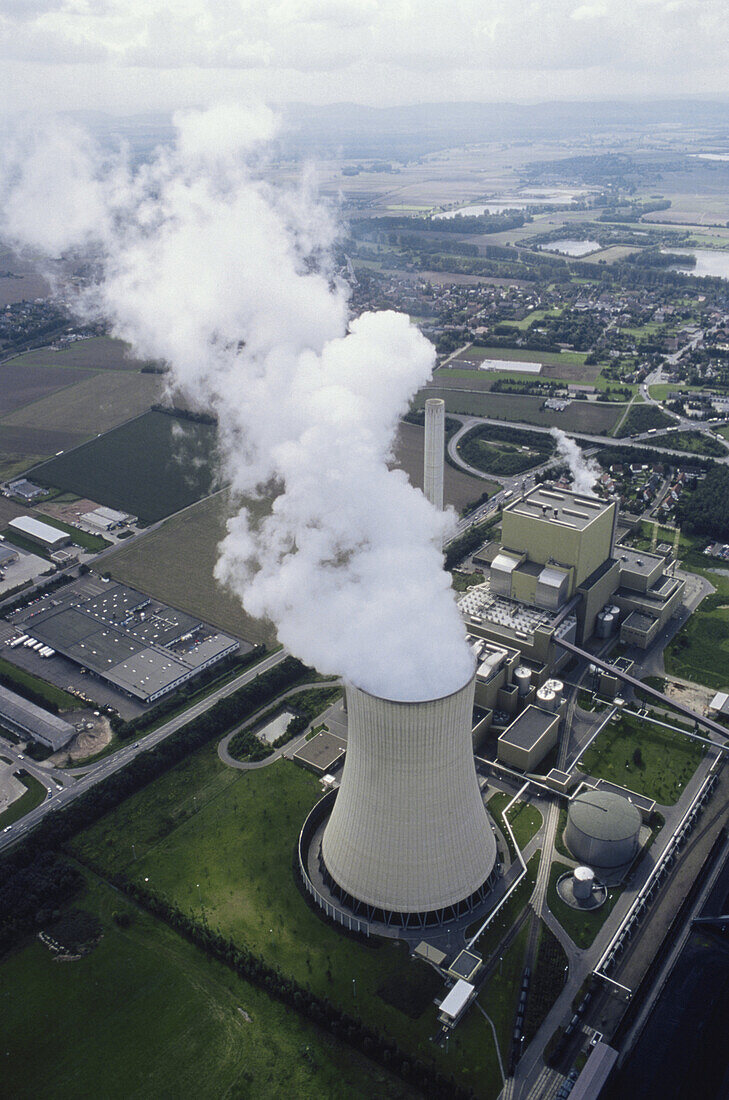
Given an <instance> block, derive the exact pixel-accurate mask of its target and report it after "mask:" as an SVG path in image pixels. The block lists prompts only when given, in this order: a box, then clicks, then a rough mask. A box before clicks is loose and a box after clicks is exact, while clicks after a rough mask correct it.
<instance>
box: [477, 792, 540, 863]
mask: <svg viewBox="0 0 729 1100" xmlns="http://www.w3.org/2000/svg"><path fill="white" fill-rule="evenodd" d="M509 802H511V795H509V794H505V793H504V792H502V791H499V793H498V794H495V795H492V797H491V798H490V799H489V802H488V808H489V813H491V814H492V815H493V816H494V817H495V818H496V820H497V821H498V823H499V826H500V828H501V829H502V830H503V831H504V834H505V835H506V830H505V829H504V824H503V822H504V816H503V814H504V807H505V806H508V804H509ZM543 823H544V819H543V818H542V815H541V814H540V812H539V810H538V809H537V808H536V806H531V805H530V804H529V803H528V802H516V803H515V804H514V806H512V808H511V810H510V811H509V824H510V825H511V828H512V831H513V833H514V837H515V839H516V843H517V844H518V845H519V848H520V849H524V848H526V846H527V844H528V843H529V841H530V840H531V839H532V837H533V836H535V835H536V834H537V833H538V832H539V830H540V829H541V827H542V825H543Z"/></svg>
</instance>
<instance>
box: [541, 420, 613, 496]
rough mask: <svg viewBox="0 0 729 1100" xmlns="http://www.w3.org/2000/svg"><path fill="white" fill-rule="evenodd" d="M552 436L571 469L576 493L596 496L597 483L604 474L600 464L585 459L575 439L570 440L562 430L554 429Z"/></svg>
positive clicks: (559, 452) (558, 450) (560, 454)
mask: <svg viewBox="0 0 729 1100" xmlns="http://www.w3.org/2000/svg"><path fill="white" fill-rule="evenodd" d="M551 434H552V435H553V436H554V438H555V440H556V441H557V453H558V454H559V456H560V458H563V459H564V461H565V462H566V463H567V465H568V466H569V468H570V473H571V474H572V480H573V482H574V486H573V487H574V490H575V492H576V493H587V494H588V495H590V496H594V495H595V489H594V486H595V482H596V481H597V479H598V478H599V476H600V474H601V472H602V471H601V470H600V467H599V466H598V464H597V463H596V462H595V461H594V459H591V458H585V456H584V455H583V453H582V450H581V449H580V448H579V447H578V446H577V444H576V443H575V441H574V439H570V437H569V436H568V435H565V433H564V432H563V431H562V430H561V429H560V428H552V431H551Z"/></svg>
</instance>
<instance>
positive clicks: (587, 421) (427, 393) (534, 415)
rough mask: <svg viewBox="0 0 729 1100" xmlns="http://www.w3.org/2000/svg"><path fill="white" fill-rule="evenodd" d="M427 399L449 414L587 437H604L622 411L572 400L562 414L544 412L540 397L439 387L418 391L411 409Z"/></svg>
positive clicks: (620, 407) (606, 404)
mask: <svg viewBox="0 0 729 1100" xmlns="http://www.w3.org/2000/svg"><path fill="white" fill-rule="evenodd" d="M428 397H440V398H442V399H443V400H444V401H445V404H446V411H447V412H448V413H463V414H465V415H468V416H485V417H490V418H491V419H495V420H515V421H522V422H523V423H525V424H537V425H541V426H543V427H558V428H562V429H564V430H566V431H572V432H585V433H587V434H588V435H607V433H608V432H609V431H610V429H611V428H612V427H613V426H614V424H615V423H616V422H617V420H618V417H620V416H622V415H623V413H624V412H625V405H624V404H618V403H617V402H607V401H572V402H570V404H569V406H568V407H567V408H566V409H565V410H564V411H562V412H558V411H557V410H555V409H543V408H542V405H543V404H544V398H543V397H533V396H522V395H521V394H514V393H493V392H491V391H489V390H485V391H480V390H479V391H477V392H472V391H470V390H463V389H455V388H454V389H451V388H447V387H446V386H441V385H437V386H429V387H427V388H426V389H423V390H420V392H419V393H418V394H417V395H416V396H415V398H414V401H413V407H414V408H422V407H423V405H424V404H425V401H426V399H427V398H428Z"/></svg>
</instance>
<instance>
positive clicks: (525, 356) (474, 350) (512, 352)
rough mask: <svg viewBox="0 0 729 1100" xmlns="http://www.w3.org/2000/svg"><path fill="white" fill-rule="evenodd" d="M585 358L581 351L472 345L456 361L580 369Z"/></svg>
mask: <svg viewBox="0 0 729 1100" xmlns="http://www.w3.org/2000/svg"><path fill="white" fill-rule="evenodd" d="M586 358H587V356H586V355H585V353H584V352H582V351H561V352H556V351H528V350H527V349H526V348H501V347H482V346H481V345H480V344H472V345H471V347H470V348H466V349H464V351H462V352H461V353H460V354H459V355H458V356H457V359H466V360H476V361H477V360H479V359H503V360H504V362H505V363H508V362H510V361H511V362H514V361H515V360H516V361H520V362H524V363H542V364H543V365H545V366H550V367H556V366H565V365H569V366H577V367H581V366H583V365H584V362H585V359H586ZM507 369H508V368H507Z"/></svg>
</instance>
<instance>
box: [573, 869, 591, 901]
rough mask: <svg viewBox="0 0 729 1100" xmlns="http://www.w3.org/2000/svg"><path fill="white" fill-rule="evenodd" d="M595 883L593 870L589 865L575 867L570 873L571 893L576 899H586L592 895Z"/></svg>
mask: <svg viewBox="0 0 729 1100" xmlns="http://www.w3.org/2000/svg"><path fill="white" fill-rule="evenodd" d="M594 885H595V872H594V871H593V870H592V868H591V867H575V869H574V871H573V873H572V893H573V894H574V896H575V898H576V900H577V901H587V900H588V898H590V897H592V889H593V886H594Z"/></svg>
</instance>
